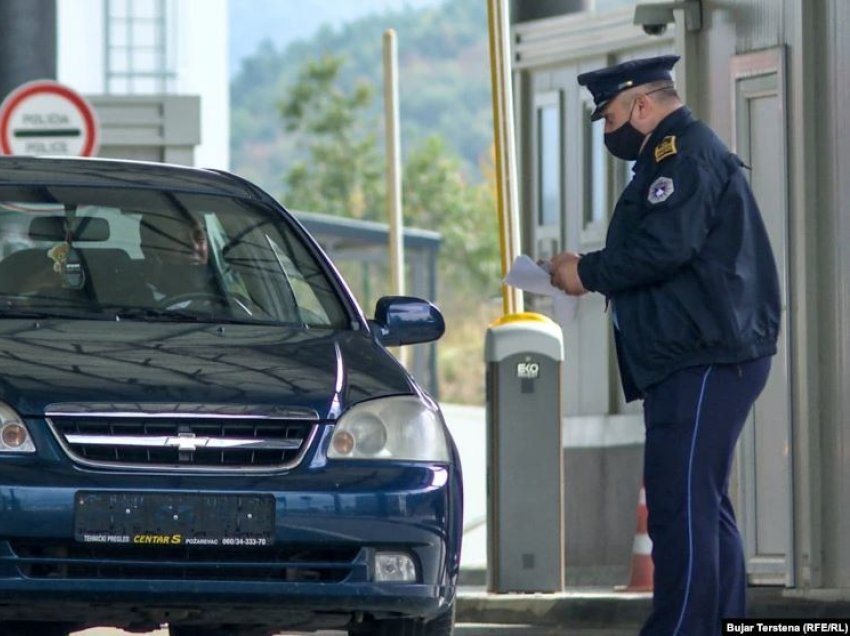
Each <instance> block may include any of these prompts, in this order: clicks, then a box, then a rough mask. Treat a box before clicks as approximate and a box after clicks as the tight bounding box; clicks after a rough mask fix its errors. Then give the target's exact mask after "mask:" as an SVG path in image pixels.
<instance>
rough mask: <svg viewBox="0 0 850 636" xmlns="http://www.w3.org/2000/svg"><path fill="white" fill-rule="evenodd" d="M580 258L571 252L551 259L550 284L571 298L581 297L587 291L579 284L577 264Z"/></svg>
mask: <svg viewBox="0 0 850 636" xmlns="http://www.w3.org/2000/svg"><path fill="white" fill-rule="evenodd" d="M579 260H581V256H579V255H578V254H574V253H573V252H562V253H561V254H557V255H555V256H553V257H552V261H551V272H552V284H553V285H554V286H555V287H557V288H558V289H561V290H563V291H564V292H566V293H568V294H570V295H571V296H581V295H582V294H586V293H587V290H586V289H585V288H584V285H582V284H581V278H580V277H579V275H578V262H579Z"/></svg>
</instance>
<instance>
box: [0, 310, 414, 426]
mask: <svg viewBox="0 0 850 636" xmlns="http://www.w3.org/2000/svg"><path fill="white" fill-rule="evenodd" d="M415 390H416V389H415V386H414V385H413V383H412V381H411V380H410V378H409V376H408V375H407V373H406V372H405V371H404V369H403V368H402V367H401V366H400V365H399V364H398V362H397V361H396V360H395V359H394V358H393V357H392V356H391V355H390V354H389V353H388V352H387V351H386V350H384V349H383V348H382V347H381V346H380V345H378V344H377V343H376V342H375V341H374V340H373V339H372V338H371V337H370V336H369V335H368V334H367V333H365V332H362V331H360V332H357V331H348V332H339V331H331V330H323V329H313V330H309V329H288V328H284V327H279V326H254V325H230V324H228V325H222V326H219V325H209V324H203V325H200V324H198V325H195V324H192V325H187V324H184V323H180V324H177V323H137V322H133V323H131V322H126V321H124V322H111V321H79V320H47V321H41V322H40V323H37V322H35V321H33V320H10V319H5V320H2V321H0V400H2V401H4V402H5V403H7V404H9V405H10V406H12V407H13V408H14V409H15V410H16V411H17V412H18V413H20V414H21V415H23V416H39V415H42V414H43V413H44V411H45V408H46V407H47V406H48V405H54V407H55V406H56V405H61V404H80V403H83V404H98V405H109V404H114V405H119V404H120V405H122V408H127V405H134V404H135V405H136V406H137V407H138V408H140V409H143V408H146V405H157V404H169V405H179V406H181V407H183V408H186V409H188V410H191V408H192V406H193V405H203V406H204V407H205V409H208V408H209V406H210V405H222V406H223V407H234V406H237V407H247V408H249V409H250V408H254V407H258V408H268V407H276V408H280V407H287V408H289V407H291V408H298V409H310V410H313V411H315V412H316V413H317V414H318V416H319V417H320V418H322V419H333V418H335V417H337V416H338V415H339V413H341V412H342V411H344V410H345V409H346V408H347V407H348V406H351V405H352V404H354V403H357V402H360V401H363V400H367V399H372V398H376V397H381V396H386V395H398V394H409V393H412V392H414V391H415Z"/></svg>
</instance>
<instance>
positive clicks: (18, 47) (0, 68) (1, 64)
mask: <svg viewBox="0 0 850 636" xmlns="http://www.w3.org/2000/svg"><path fill="white" fill-rule="evenodd" d="M35 79H56V0H0V101H2V100H3V98H4V97H6V95H8V94H9V93H10V92H11V91H12V90H14V89H15V88H17V87H18V86H19V85H21V84H23V83H24V82H28V81H30V80H35Z"/></svg>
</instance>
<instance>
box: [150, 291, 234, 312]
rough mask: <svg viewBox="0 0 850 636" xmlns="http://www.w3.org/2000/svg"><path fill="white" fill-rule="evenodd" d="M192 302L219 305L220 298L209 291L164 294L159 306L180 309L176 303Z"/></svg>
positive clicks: (220, 302)
mask: <svg viewBox="0 0 850 636" xmlns="http://www.w3.org/2000/svg"><path fill="white" fill-rule="evenodd" d="M192 303H199V304H201V303H203V304H204V305H206V306H209V305H221V304H222V299H221V296H219V295H218V294H216V293H213V292H210V291H193V292H186V293H184V294H174V295H173V296H166V297H165V298H163V299H162V300H160V301H159V306H160V307H163V308H164V309H180V307H178V305H190V304H192Z"/></svg>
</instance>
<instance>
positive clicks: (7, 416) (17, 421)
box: [0, 402, 35, 453]
mask: <svg viewBox="0 0 850 636" xmlns="http://www.w3.org/2000/svg"><path fill="white" fill-rule="evenodd" d="M34 452H35V444H33V441H32V437H30V432H29V431H28V430H27V427H26V424H24V423H23V421H21V418H20V416H19V415H18V414H17V413H15V410H14V409H13V408H12V407H10V406H9V405H8V404H4V403H3V402H0V453H34Z"/></svg>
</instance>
